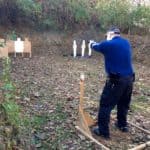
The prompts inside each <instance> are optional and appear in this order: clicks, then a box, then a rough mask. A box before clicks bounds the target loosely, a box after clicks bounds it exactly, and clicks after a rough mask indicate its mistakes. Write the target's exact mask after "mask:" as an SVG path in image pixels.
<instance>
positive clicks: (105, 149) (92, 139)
mask: <svg viewBox="0 0 150 150" xmlns="http://www.w3.org/2000/svg"><path fill="white" fill-rule="evenodd" d="M76 129H78V130H79V131H80V132H81V133H82V134H84V135H85V136H86V137H87V138H89V139H90V140H91V141H93V142H94V143H96V144H97V145H99V146H100V147H102V148H103V149H104V150H110V149H109V148H107V147H106V146H104V145H103V144H101V143H100V142H99V141H98V140H96V139H94V138H93V137H92V136H90V135H89V134H87V133H86V132H85V131H84V130H82V129H81V128H80V127H79V126H76Z"/></svg>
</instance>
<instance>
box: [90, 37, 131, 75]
mask: <svg viewBox="0 0 150 150" xmlns="http://www.w3.org/2000/svg"><path fill="white" fill-rule="evenodd" d="M91 48H92V49H94V50H95V51H97V52H101V53H102V54H103V55H104V58H105V70H106V73H107V74H108V75H109V74H119V75H120V76H128V75H132V74H133V73H134V70H133V67H132V48H131V45H130V43H129V41H128V40H126V39H124V38H122V37H120V36H117V37H114V38H113V39H112V40H110V41H107V40H105V41H102V42H100V43H93V44H91Z"/></svg>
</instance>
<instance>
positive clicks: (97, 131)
mask: <svg viewBox="0 0 150 150" xmlns="http://www.w3.org/2000/svg"><path fill="white" fill-rule="evenodd" d="M92 132H93V133H94V134H96V135H97V136H101V137H103V138H105V139H110V136H109V135H107V134H102V133H101V132H100V131H99V128H98V127H96V128H93V129H92Z"/></svg>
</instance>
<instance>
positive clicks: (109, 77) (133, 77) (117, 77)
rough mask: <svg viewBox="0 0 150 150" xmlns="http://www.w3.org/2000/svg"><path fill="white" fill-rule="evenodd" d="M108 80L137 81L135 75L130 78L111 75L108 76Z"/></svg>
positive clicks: (129, 76)
mask: <svg viewBox="0 0 150 150" xmlns="http://www.w3.org/2000/svg"><path fill="white" fill-rule="evenodd" d="M107 78H108V79H112V80H121V79H127V80H128V79H132V80H133V81H135V74H132V75H128V76H120V75H118V74H109V75H108V76H107Z"/></svg>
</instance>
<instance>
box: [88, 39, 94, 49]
mask: <svg viewBox="0 0 150 150" xmlns="http://www.w3.org/2000/svg"><path fill="white" fill-rule="evenodd" d="M95 43H96V42H95V41H94V40H90V41H89V46H90V48H92V45H93V44H95Z"/></svg>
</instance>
